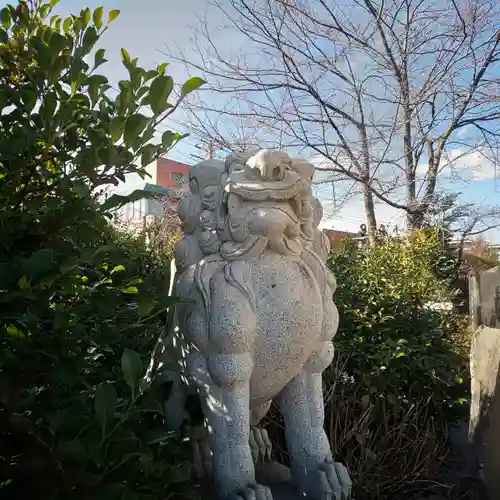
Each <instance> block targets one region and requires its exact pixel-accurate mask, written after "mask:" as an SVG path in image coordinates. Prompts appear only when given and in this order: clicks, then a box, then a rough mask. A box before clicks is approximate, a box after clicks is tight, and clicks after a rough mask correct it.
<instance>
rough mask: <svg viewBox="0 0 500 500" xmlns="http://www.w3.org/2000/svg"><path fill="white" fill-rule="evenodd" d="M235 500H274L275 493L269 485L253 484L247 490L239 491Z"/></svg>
mask: <svg viewBox="0 0 500 500" xmlns="http://www.w3.org/2000/svg"><path fill="white" fill-rule="evenodd" d="M234 500H273V494H272V493H271V490H270V488H268V487H267V486H262V485H261V484H251V485H249V486H248V488H247V489H246V490H245V491H242V492H240V493H238V494H237V495H236V496H235V497H234Z"/></svg>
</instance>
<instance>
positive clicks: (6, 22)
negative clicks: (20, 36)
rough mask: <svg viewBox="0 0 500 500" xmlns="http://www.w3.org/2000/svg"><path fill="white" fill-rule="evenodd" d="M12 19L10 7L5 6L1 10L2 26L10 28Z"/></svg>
mask: <svg viewBox="0 0 500 500" xmlns="http://www.w3.org/2000/svg"><path fill="white" fill-rule="evenodd" d="M11 19H12V18H11V14H10V9H9V8H8V7H4V8H3V9H2V10H1V12H0V20H1V21H2V26H3V27H4V28H5V29H8V28H10V23H11Z"/></svg>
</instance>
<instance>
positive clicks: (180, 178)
mask: <svg viewBox="0 0 500 500" xmlns="http://www.w3.org/2000/svg"><path fill="white" fill-rule="evenodd" d="M172 182H174V184H177V185H178V186H182V185H183V184H187V178H186V176H185V175H184V174H181V173H180V172H173V173H172Z"/></svg>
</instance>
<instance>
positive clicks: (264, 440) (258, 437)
mask: <svg viewBox="0 0 500 500" xmlns="http://www.w3.org/2000/svg"><path fill="white" fill-rule="evenodd" d="M250 450H251V452H252V457H253V461H254V462H255V463H257V462H258V461H259V459H261V460H262V461H264V462H265V461H270V460H271V454H272V450H273V446H272V444H271V440H270V439H269V435H268V434H267V431H266V430H265V429H261V428H259V427H252V428H251V429H250Z"/></svg>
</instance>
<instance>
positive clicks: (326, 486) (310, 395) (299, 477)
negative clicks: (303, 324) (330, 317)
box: [279, 342, 352, 500]
mask: <svg viewBox="0 0 500 500" xmlns="http://www.w3.org/2000/svg"><path fill="white" fill-rule="evenodd" d="M332 359H333V345H332V343H331V342H324V343H322V344H321V346H320V348H319V349H318V351H317V352H315V353H314V354H313V355H312V356H311V358H310V359H309V360H308V362H307V363H306V365H305V366H304V368H303V369H302V370H301V372H300V373H299V374H298V375H297V376H296V377H295V378H294V379H293V380H292V381H291V382H290V383H289V384H288V385H287V386H286V387H285V389H284V390H283V391H282V392H281V394H280V397H279V405H280V411H281V414H282V415H283V419H284V423H285V437H286V444H287V449H288V454H289V456H290V463H291V472H292V478H293V481H294V483H295V486H296V487H297V489H298V490H299V491H300V492H301V493H303V494H306V495H307V497H308V498H312V499H314V500H327V499H331V498H333V499H335V500H344V499H345V500H347V499H349V498H350V491H351V486H352V484H351V480H350V478H349V474H348V473H347V469H346V468H345V467H344V466H343V465H342V464H340V463H336V462H334V460H333V458H332V452H331V448H330V444H329V442H328V438H327V435H326V433H325V430H324V418H325V410H324V403H323V386H322V372H323V370H324V369H325V368H326V366H328V365H329V364H330V363H331V361H332Z"/></svg>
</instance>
